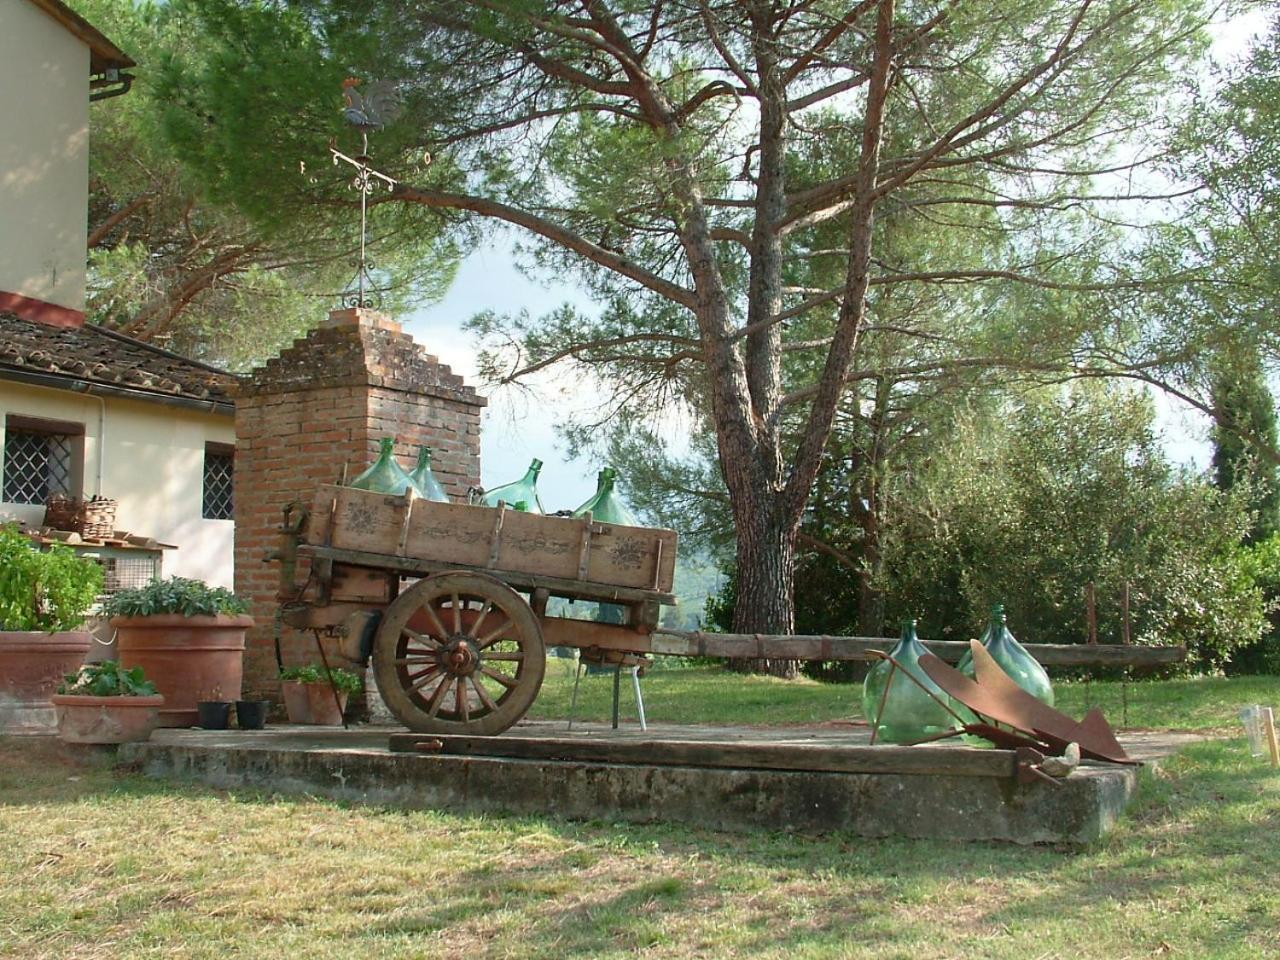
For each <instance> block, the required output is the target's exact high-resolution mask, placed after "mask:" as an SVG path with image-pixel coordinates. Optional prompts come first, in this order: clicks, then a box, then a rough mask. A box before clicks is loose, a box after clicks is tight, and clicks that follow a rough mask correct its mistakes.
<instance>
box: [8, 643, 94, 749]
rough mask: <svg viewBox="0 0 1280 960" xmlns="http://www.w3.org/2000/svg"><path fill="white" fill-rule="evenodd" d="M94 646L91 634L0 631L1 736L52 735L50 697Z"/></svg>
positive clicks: (53, 722) (54, 719)
mask: <svg viewBox="0 0 1280 960" xmlns="http://www.w3.org/2000/svg"><path fill="white" fill-rule="evenodd" d="M92 644H93V636H92V634H89V633H81V632H74V633H39V632H30V633H29V632H25V631H22V632H17V631H14V632H9V631H0V734H15V733H16V734H30V733H53V732H54V731H55V729H56V728H57V715H56V714H55V713H54V710H53V705H52V704H51V703H50V702H49V698H50V697H51V696H53V694H54V691H56V690H57V689H58V684H60V683H61V682H62V680H63V678H64V677H65V676H66V675H67V674H69V673H75V672H76V671H77V670H79V669H80V664H81V663H83V662H84V658H85V654H87V653H88V652H89V647H90V646H91V645H92Z"/></svg>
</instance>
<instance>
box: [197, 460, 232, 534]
mask: <svg viewBox="0 0 1280 960" xmlns="http://www.w3.org/2000/svg"><path fill="white" fill-rule="evenodd" d="M234 467H235V455H234V454H231V453H217V452H215V451H213V450H206V451H205V453H204V512H203V516H204V518H205V519H206V520H230V519H231V518H232V511H233V509H234V506H235V500H234V497H233V495H232V493H233V492H232V488H231V476H232V472H233V470H234Z"/></svg>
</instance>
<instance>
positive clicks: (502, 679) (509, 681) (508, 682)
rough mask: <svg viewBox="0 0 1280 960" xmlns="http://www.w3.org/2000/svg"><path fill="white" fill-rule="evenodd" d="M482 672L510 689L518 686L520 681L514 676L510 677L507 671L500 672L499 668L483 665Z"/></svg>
mask: <svg viewBox="0 0 1280 960" xmlns="http://www.w3.org/2000/svg"><path fill="white" fill-rule="evenodd" d="M480 672H481V673H483V674H484V675H485V676H486V677H490V678H492V679H494V680H497V681H498V682H499V683H500V684H502V685H503V686H504V687H506V688H507V689H508V690H510V689H512V688H513V687H515V686H517V685H518V684H519V682H520V681H518V680H516V679H515V678H514V677H508V676H507V675H506V674H505V673H499V672H498V671H497V670H493V669H491V668H489V667H481V668H480Z"/></svg>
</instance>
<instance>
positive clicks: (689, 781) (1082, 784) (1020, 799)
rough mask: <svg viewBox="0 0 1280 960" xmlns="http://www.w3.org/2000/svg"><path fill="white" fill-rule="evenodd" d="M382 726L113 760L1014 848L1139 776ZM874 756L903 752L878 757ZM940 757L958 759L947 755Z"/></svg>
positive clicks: (208, 742) (272, 780) (842, 731)
mask: <svg viewBox="0 0 1280 960" xmlns="http://www.w3.org/2000/svg"><path fill="white" fill-rule="evenodd" d="M396 732H402V729H401V728H396V727H376V726H364V727H358V728H353V729H352V730H348V731H344V730H342V729H340V728H317V727H292V726H277V727H272V728H268V729H266V730H262V731H245V730H228V731H207V730H174V729H170V730H157V731H156V732H155V734H154V735H153V737H152V739H151V740H150V741H148V742H146V743H140V744H126V745H124V746H122V747H121V750H120V755H119V756H120V761H121V762H122V763H127V764H130V765H134V766H136V767H138V768H139V769H140V770H141V771H142V772H144V773H145V774H146V775H148V776H153V777H159V778H165V779H179V780H194V781H198V782H201V783H205V784H208V785H211V786H215V787H219V788H227V789H254V790H262V791H267V792H273V793H283V794H305V795H314V796H324V797H329V798H332V799H335V800H343V801H348V802H355V803H368V804H375V805H379V806H391V807H401V808H420V809H421V808H427V809H440V810H449V811H453V812H485V813H488V812H502V813H514V814H522V815H536V816H544V815H550V816H559V817H565V818H569V819H586V820H622V821H631V822H638V823H647V822H656V821H663V822H675V823H686V824H690V825H696V826H701V827H708V828H712V829H719V830H738V831H742V830H760V829H767V830H799V831H804V832H819V831H829V830H842V831H850V832H853V833H857V834H860V835H863V836H868V837H878V836H890V835H899V836H907V837H933V838H948V839H959V840H1005V841H1011V842H1015V843H1087V842H1090V841H1093V840H1096V839H1097V838H1099V837H1101V836H1103V835H1104V834H1105V833H1106V832H1107V831H1108V830H1110V829H1111V827H1112V826H1114V824H1115V822H1116V820H1117V819H1118V818H1119V816H1120V815H1121V814H1122V812H1123V811H1124V809H1125V807H1126V806H1127V805H1128V803H1129V801H1130V800H1131V799H1132V798H1133V796H1134V794H1135V792H1136V790H1137V787H1138V781H1139V774H1138V771H1137V769H1135V768H1133V767H1116V766H1112V765H1101V764H1088V763H1086V764H1083V765H1081V767H1080V768H1079V769H1078V770H1077V771H1076V772H1075V773H1073V774H1072V775H1071V776H1070V777H1068V778H1067V779H1066V780H1064V781H1061V785H1060V786H1053V785H1050V784H1045V783H1031V784H1019V783H1018V782H1017V781H1016V780H1014V779H1012V778H1003V777H1002V778H996V777H992V776H956V775H932V774H929V775H921V774H896V773H875V774H866V773H841V772H830V771H812V770H769V769H751V768H746V767H744V768H740V769H739V768H733V769H725V768H707V767H692V766H666V765H660V764H649V763H627V764H619V763H597V762H582V761H576V760H548V759H540V760H526V759H513V758H507V757H477V756H441V755H426V756H419V755H414V754H405V753H392V752H391V751H390V750H389V749H388V742H389V737H390V735H391V734H392V733H396ZM503 736H504V737H512V738H521V737H526V738H535V739H545V738H548V737H556V738H565V737H571V738H581V739H584V740H600V739H611V738H622V739H627V740H636V741H642V742H644V743H646V744H647V745H648V746H650V747H651V748H652V749H653V750H655V751H661V750H663V744H664V743H679V742H707V743H717V742H718V743H726V742H731V743H736V744H746V745H749V744H753V743H754V744H770V745H774V746H779V745H783V746H785V745H787V744H792V745H796V746H801V745H803V746H806V747H814V746H826V747H829V748H831V749H832V750H839V749H840V748H841V747H847V746H865V745H866V744H867V741H868V739H869V737H868V732H867V729H866V727H864V726H853V725H845V724H828V725H824V726H821V727H785V728H759V727H709V726H696V727H695V726H676V725H651V726H650V728H649V730H648V732H641V731H640V730H639V729H638V728H637V727H633V726H624V727H623V728H622V729H620V730H617V731H613V730H610V729H609V727H608V726H607V725H604V724H575V725H574V729H573V731H572V732H569V731H567V730H566V729H565V724H564V723H563V722H557V723H553V722H546V721H531V722H525V723H521V724H519V725H517V726H516V727H514V728H512V729H511V730H510V731H508V732H507V733H506V734H504V735H503ZM1121 739H1122V742H1123V743H1124V745H1125V748H1126V750H1128V751H1129V752H1130V754H1131V755H1133V756H1135V757H1136V758H1139V759H1143V760H1146V761H1148V762H1151V761H1157V760H1158V759H1159V758H1160V757H1161V756H1165V755H1167V754H1169V753H1171V752H1173V751H1174V750H1176V749H1177V748H1178V747H1180V746H1182V745H1183V744H1185V743H1187V742H1191V741H1193V740H1196V739H1199V738H1198V737H1195V736H1194V735H1187V734H1181V735H1179V734H1138V735H1130V736H1127V737H1122V738H1121ZM885 749H886V750H911V749H913V748H909V747H908V748H894V747H886V748H885ZM951 749H956V750H964V749H967V748H965V747H963V746H959V745H956V746H954V747H952V748H951Z"/></svg>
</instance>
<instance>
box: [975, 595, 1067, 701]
mask: <svg viewBox="0 0 1280 960" xmlns="http://www.w3.org/2000/svg"><path fill="white" fill-rule="evenodd" d="M1005 619H1006V618H1005V613H1004V604H1003V603H997V604H994V605H992V607H991V622H990V623H989V624H987V632H986V633H984V634H983V635H982V645H983V646H984V647H986V648H987V653H989V654H991V659H992V660H994V661H995V662H996V663H998V664H1000V669H1002V670H1003V671H1004V672H1005V673H1007V674H1008V675H1009V677H1010V678H1011V679H1012V680H1013V682H1014V683H1016V684H1017V685H1018V686H1020V687H1021V688H1022V689H1023V690H1025V691H1027V693H1029V694H1031V695H1032V696H1033V697H1035V698H1036V699H1037V700H1042V701H1044V702H1045V703H1047V704H1048V705H1049V706H1051V707H1052V706H1053V686H1052V684H1050V683H1049V674H1047V673H1045V672H1044V667H1042V666H1040V663H1039V662H1038V661H1037V660H1036V658H1035V657H1033V656H1032V655H1031V654H1029V653H1027V648H1026V647H1024V646H1023V645H1022V644H1020V643H1019V642H1018V641H1017V640H1016V639H1014V636H1013V634H1012V633H1010V632H1009V628H1008V627H1007V626H1005ZM956 669H957V670H959V671H960V672H961V673H963V674H964V675H965V676H966V677H975V671H974V669H973V654H971V653H966V654H965V655H964V656H963V657H961V658H960V662H959V663H958V664H956Z"/></svg>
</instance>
